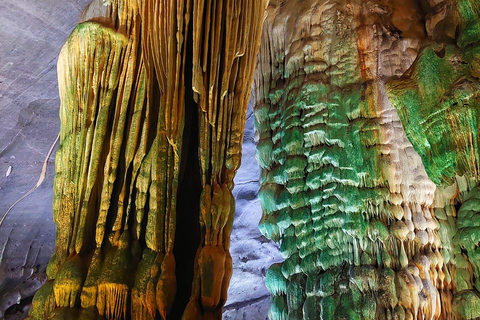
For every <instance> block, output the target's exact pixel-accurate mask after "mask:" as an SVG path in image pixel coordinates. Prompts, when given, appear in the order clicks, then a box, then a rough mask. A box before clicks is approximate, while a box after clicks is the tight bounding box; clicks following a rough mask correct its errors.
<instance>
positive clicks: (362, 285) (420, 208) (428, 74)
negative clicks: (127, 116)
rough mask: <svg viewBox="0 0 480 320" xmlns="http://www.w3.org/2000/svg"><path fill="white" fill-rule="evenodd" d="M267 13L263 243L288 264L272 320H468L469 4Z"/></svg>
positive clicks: (472, 222) (473, 61) (259, 88)
mask: <svg viewBox="0 0 480 320" xmlns="http://www.w3.org/2000/svg"><path fill="white" fill-rule="evenodd" d="M267 11H268V14H267V19H266V21H265V24H264V30H263V39H262V45H261V48H260V54H259V56H258V64H257V73H256V78H255V98H256V106H255V116H256V121H257V128H258V131H259V136H260V140H259V144H258V151H257V159H258V162H259V165H260V166H261V168H262V174H261V184H262V187H261V189H260V191H259V197H260V199H261V202H262V205H263V208H264V214H263V218H262V222H261V224H260V228H261V230H262V232H263V234H264V235H266V236H267V237H268V238H270V239H272V240H274V241H278V242H279V243H280V244H281V252H282V255H283V256H284V258H285V261H284V262H283V263H281V264H275V265H273V266H272V267H271V268H270V269H269V271H268V273H267V287H268V288H269V290H270V292H271V293H272V295H273V298H272V303H271V308H270V311H269V317H270V319H464V318H466V319H473V318H477V317H479V316H480V313H479V311H480V309H479V308H480V300H479V293H478V291H477V290H478V289H477V288H476V281H477V280H476V279H477V276H476V274H478V266H477V265H478V255H477V252H476V250H477V245H478V232H477V231H476V230H477V229H476V228H477V225H478V223H479V222H478V221H477V220H478V218H477V217H476V214H477V212H478V211H479V207H478V206H477V204H476V203H477V201H478V200H476V195H477V194H478V193H477V192H476V189H474V187H475V186H476V184H477V182H476V181H477V179H478V174H477V172H478V169H477V168H478V161H477V159H478V147H477V139H478V120H477V117H476V113H477V112H478V89H477V87H478V66H477V64H478V57H477V55H476V54H477V51H478V50H477V48H478V41H479V40H480V38H479V32H478V30H479V28H478V23H479V4H478V2H477V1H468V0H466V1H430V2H426V1H425V2H414V1H395V0H392V1H374V0H369V1H303V2H292V1H281V0H280V1H270V4H269V7H268V9H267ZM425 23H426V25H425ZM387 92H388V94H387ZM392 103H393V104H392ZM407 137H408V138H409V139H410V140H409V139H407ZM422 161H423V163H422ZM424 165H425V166H424ZM459 176H462V178H460V177H459ZM452 183H454V184H453V185H452ZM447 186H448V187H447ZM462 203H463V205H462ZM460 205H461V206H460ZM479 221H480V220H479Z"/></svg>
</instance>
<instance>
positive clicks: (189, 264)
mask: <svg viewBox="0 0 480 320" xmlns="http://www.w3.org/2000/svg"><path fill="white" fill-rule="evenodd" d="M192 42H193V38H192V33H191V32H189V37H188V39H187V41H186V44H187V45H186V58H185V62H186V67H185V88H186V90H185V128H184V131H183V143H182V156H181V159H182V162H181V164H180V177H179V184H178V193H177V226H176V231H175V245H174V247H173V254H174V255H175V257H176V269H175V273H176V277H177V294H176V299H175V302H174V304H173V307H172V311H171V312H170V314H169V315H168V319H172V320H174V319H180V318H181V317H182V314H183V311H184V310H185V307H186V306H187V304H188V301H189V299H190V294H191V290H192V282H193V271H194V268H193V266H194V262H195V254H196V252H197V249H198V247H199V245H200V239H201V234H200V232H201V231H200V225H199V223H198V221H199V216H198V215H199V212H200V194H201V193H202V185H201V177H200V167H199V163H198V147H199V146H198V139H199V134H198V105H197V103H196V102H195V100H194V99H193V91H192V90H191V89H190V88H191V87H192V72H191V70H192V63H191V61H192Z"/></svg>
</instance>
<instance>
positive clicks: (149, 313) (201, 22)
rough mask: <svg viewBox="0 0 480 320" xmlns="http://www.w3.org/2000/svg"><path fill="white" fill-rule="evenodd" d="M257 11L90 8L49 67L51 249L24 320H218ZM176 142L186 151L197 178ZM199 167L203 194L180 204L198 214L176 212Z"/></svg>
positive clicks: (120, 4) (124, 0) (129, 0)
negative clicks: (56, 114) (182, 280)
mask: <svg viewBox="0 0 480 320" xmlns="http://www.w3.org/2000/svg"><path fill="white" fill-rule="evenodd" d="M264 10H265V1H254V0H245V1H234V0H229V1H197V0H181V1H173V0H163V1H157V0H147V1H136V0H112V1H108V2H106V3H104V4H103V5H102V3H101V2H99V1H97V2H95V3H92V4H91V5H90V7H89V8H88V9H87V11H86V12H85V14H84V20H85V22H83V23H81V24H79V25H78V27H77V28H76V29H75V30H74V31H73V33H72V34H71V36H70V37H69V39H68V41H67V43H66V44H65V46H64V48H63V49H62V52H61V54H60V58H59V62H58V74H59V87H60V97H61V107H60V120H61V133H60V146H59V149H58V152H57V156H56V165H55V166H56V175H55V182H54V203H53V209H54V221H55V223H56V225H57V239H56V248H55V253H54V255H53V257H52V259H51V261H50V263H49V266H48V269H47V274H48V278H49V281H48V282H47V283H46V284H45V285H44V286H43V287H42V288H41V289H40V290H39V291H38V293H37V294H36V296H35V298H34V301H33V306H32V310H31V312H30V318H31V319H76V318H78V319H94V318H96V317H98V318H105V319H156V318H159V317H160V318H162V319H166V318H167V316H168V314H169V312H170V310H171V309H172V307H173V306H174V305H175V304H177V305H178V306H177V309H178V310H177V313H176V314H179V316H178V317H180V316H181V314H182V313H183V318H184V319H203V318H205V319H213V318H215V319H219V318H221V310H222V306H223V304H224V302H225V301H226V292H227V291H226V290H227V287H228V282H229V279H230V276H231V272H232V265H231V264H232V262H231V258H230V255H229V252H228V249H229V235H230V231H231V226H232V220H233V214H234V206H235V204H234V200H233V197H232V193H231V191H232V188H233V177H234V175H235V172H236V170H237V169H238V167H239V164H240V152H241V149H240V148H241V142H242V137H243V128H244V124H245V112H246V107H247V102H248V99H249V97H250V86H251V83H252V79H253V69H254V60H255V59H254V57H255V55H256V53H257V50H258V47H259V44H260V35H261V26H262V22H263V18H264ZM187 121H190V122H188V123H189V124H190V126H189V127H186V126H185V123H187ZM195 122H196V123H195ZM197 128H198V129H197ZM188 140H189V142H188V143H186V142H185V141H188ZM184 144H185V145H187V144H190V146H193V148H192V147H190V149H189V150H191V149H193V150H195V148H196V147H198V158H197V159H196V161H197V162H198V163H199V165H197V167H188V166H187V165H186V163H185V158H187V155H186V150H187V147H186V146H185V145H184ZM194 161H195V160H194ZM198 167H199V172H196V175H197V176H199V177H200V181H198V184H199V185H200V186H201V187H200V192H201V196H200V197H196V198H195V197H191V198H190V199H188V201H191V202H196V203H197V207H198V206H199V207H200V212H181V213H179V212H178V208H180V207H182V206H181V205H183V204H182V203H179V201H185V200H186V199H179V198H178V197H177V196H178V194H179V190H180V189H182V188H184V189H186V190H189V189H188V188H189V186H188V183H186V182H185V183H183V186H182V181H187V180H186V179H187V178H186V176H194V175H195V172H194V171H195V168H198ZM197 171H198V170H197ZM182 208H185V206H183V207H182ZM180 214H181V215H182V219H183V220H182V221H178V220H177V216H179V215H180ZM197 217H199V220H198V218H197ZM191 224H196V225H198V227H197V228H198V230H199V231H200V233H199V235H198V240H197V243H199V247H198V251H197V255H196V256H194V255H195V253H193V256H192V257H190V258H191V259H190V260H191V261H194V262H193V263H192V264H191V266H190V269H191V271H190V273H192V274H193V279H194V280H193V284H192V286H191V288H190V287H187V288H184V287H178V286H177V285H176V283H177V282H178V281H179V279H178V275H176V272H175V271H176V261H177V260H179V259H181V257H180V256H181V255H185V254H188V253H187V252H183V251H181V250H177V251H176V250H175V245H176V243H177V242H178V241H177V240H176V237H175V234H176V232H180V231H181V230H182V228H186V227H187V226H188V225H191ZM186 260H188V259H186ZM183 267H185V266H183ZM180 276H182V275H180ZM190 289H191V290H190ZM185 295H187V300H188V296H190V302H189V304H188V307H186V306H185V305H186V303H185V305H182V302H178V300H179V299H180V298H179V297H182V296H185ZM185 308H186V310H185V312H183V310H184V309H185Z"/></svg>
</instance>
